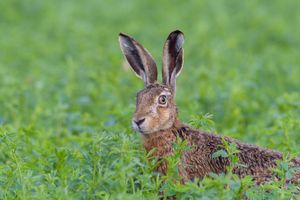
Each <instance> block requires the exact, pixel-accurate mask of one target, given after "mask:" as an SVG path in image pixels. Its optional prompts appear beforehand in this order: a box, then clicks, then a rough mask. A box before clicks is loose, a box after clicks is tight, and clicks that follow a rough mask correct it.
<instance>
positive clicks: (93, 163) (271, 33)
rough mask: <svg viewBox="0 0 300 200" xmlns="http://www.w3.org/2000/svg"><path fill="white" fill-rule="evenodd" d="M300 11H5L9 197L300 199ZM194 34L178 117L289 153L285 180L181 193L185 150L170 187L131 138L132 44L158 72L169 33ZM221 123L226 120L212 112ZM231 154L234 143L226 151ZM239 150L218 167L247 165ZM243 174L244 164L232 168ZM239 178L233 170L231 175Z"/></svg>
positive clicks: (3, 111) (62, 4)
mask: <svg viewBox="0 0 300 200" xmlns="http://www.w3.org/2000/svg"><path fill="white" fill-rule="evenodd" d="M299 7H300V2H299V1H296V0H287V1H280V0H274V1H272V2H267V1H259V0H254V1H238V0H220V1H208V0H207V1H206V0H194V1H178V0H176V1H137V0H129V1H115V0H112V1H109V2H105V1H102V0H89V1H79V0H72V1H71V0H64V1H58V0H53V1H36V0H27V1H20V0H1V1H0V30H1V31H0V152H1V154H0V199H122V200H123V199H156V198H157V197H158V194H159V193H160V191H161V190H162V189H164V190H165V193H164V194H166V195H170V196H172V195H175V196H177V197H178V198H179V199H193V198H194V199H240V198H243V197H245V196H247V197H248V198H249V199H297V198H298V199H299V197H296V196H295V185H292V184H289V185H288V186H286V187H283V181H284V180H285V179H286V178H289V177H290V176H291V174H292V173H294V172H293V171H291V170H289V169H288V168H287V166H288V165H289V159H290V158H291V157H293V156H299V155H300V154H299V141H300V134H299V133H300V87H299V77H300V68H299V63H300V57H299V46H300V28H299V26H298V24H300V14H299ZM175 29H180V30H182V31H183V32H184V33H185V36H186V43H185V66H184V68H183V71H182V73H181V75H180V76H179V77H178V80H177V92H176V95H177V96H176V100H177V105H178V107H179V111H180V112H179V113H180V118H181V119H182V120H183V121H186V122H189V121H190V122H191V124H193V125H194V126H196V127H199V128H201V129H204V130H207V131H212V132H216V133H219V134H221V135H226V136H231V137H234V138H236V139H240V140H242V141H245V142H248V143H255V144H258V145H261V146H264V147H267V148H273V149H278V150H280V151H283V152H285V153H286V155H288V153H289V155H291V156H290V157H288V156H286V157H285V159H284V160H283V161H281V162H280V163H279V167H278V168H277V169H276V170H275V171H274V173H277V174H278V176H280V177H282V178H283V179H282V180H281V181H274V182H271V183H268V184H265V185H263V186H255V185H254V183H253V182H252V180H251V177H245V178H243V179H239V178H238V177H237V176H235V175H234V174H231V173H228V174H226V175H225V174H221V175H216V174H211V175H210V176H208V177H205V178H204V179H203V180H194V181H190V182H188V183H187V184H185V185H182V184H180V183H179V182H178V179H179V177H178V171H176V170H177V167H176V166H177V165H176V164H177V163H178V162H179V158H180V155H181V154H182V153H183V152H184V151H186V150H187V149H186V146H185V142H184V141H179V143H178V144H174V145H175V146H174V147H175V149H177V151H176V153H175V155H173V156H171V157H170V158H167V159H168V161H169V162H170V165H171V167H170V169H171V170H170V172H169V173H168V174H167V176H165V177H161V176H159V175H158V174H156V173H155V172H153V169H155V166H156V165H157V162H156V161H155V159H154V160H153V159H149V158H150V157H151V153H149V154H146V152H145V150H144V149H143V147H142V145H141V141H140V138H139V135H138V134H137V133H134V132H133V131H132V129H131V128H130V122H131V116H132V113H133V112H134V107H135V100H134V98H135V93H136V92H137V90H139V89H140V88H142V85H143V84H142V82H141V81H140V80H138V79H137V78H136V77H135V76H134V74H133V73H132V71H131V70H129V69H128V67H127V65H126V64H124V63H123V57H122V55H121V51H120V49H119V44H118V41H117V35H118V33H119V32H126V33H128V34H131V35H133V36H134V37H135V38H136V39H137V40H139V41H140V42H141V43H142V44H143V45H144V46H146V47H147V49H149V51H150V52H151V53H152V54H153V56H154V57H155V58H156V60H157V61H158V66H160V64H161V62H160V60H161V59H160V57H161V53H162V45H163V42H164V40H165V39H166V36H167V34H168V33H169V32H171V31H173V30H175ZM199 113H213V116H214V119H212V115H210V114H204V115H203V114H200V115H199ZM225 146H226V145H225ZM235 155H236V152H235V148H234V146H230V145H229V146H227V147H226V153H225V152H217V153H215V154H214V156H228V157H229V158H230V159H231V160H233V161H234V162H232V163H234V164H238V160H235V159H236V156H235ZM231 167H232V166H231ZM229 171H230V170H229Z"/></svg>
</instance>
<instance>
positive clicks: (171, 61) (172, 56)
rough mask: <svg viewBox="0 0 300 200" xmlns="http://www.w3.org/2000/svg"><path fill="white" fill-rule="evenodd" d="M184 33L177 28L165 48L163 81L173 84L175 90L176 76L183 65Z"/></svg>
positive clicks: (166, 83) (169, 37)
mask: <svg viewBox="0 0 300 200" xmlns="http://www.w3.org/2000/svg"><path fill="white" fill-rule="evenodd" d="M183 43H184V35H183V33H182V32H181V31H179V30H176V31H173V32H171V33H170V35H169V36H168V38H167V40H166V42H165V45H164V49H163V69H162V70H163V71H162V73H163V83H164V84H165V85H169V86H171V88H172V89H173V92H174V93H175V89H176V77H177V76H178V75H179V74H180V72H181V69H182V66H183V47H182V46H183Z"/></svg>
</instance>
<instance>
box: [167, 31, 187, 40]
mask: <svg viewBox="0 0 300 200" xmlns="http://www.w3.org/2000/svg"><path fill="white" fill-rule="evenodd" d="M183 38H184V35H183V32H181V31H180V30H175V31H173V32H171V33H170V34H169V36H168V39H167V40H177V39H180V40H181V41H183V40H184V39H183Z"/></svg>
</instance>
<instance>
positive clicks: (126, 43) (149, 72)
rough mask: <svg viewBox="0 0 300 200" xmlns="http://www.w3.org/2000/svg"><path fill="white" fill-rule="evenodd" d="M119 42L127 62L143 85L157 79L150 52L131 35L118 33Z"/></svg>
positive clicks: (154, 64)
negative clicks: (142, 81)
mask: <svg viewBox="0 0 300 200" xmlns="http://www.w3.org/2000/svg"><path fill="white" fill-rule="evenodd" d="M119 43H120V47H121V49H122V52H123V54H124V55H125V57H126V59H127V61H128V63H129V64H130V66H131V67H132V69H133V70H134V72H135V73H136V75H137V76H138V77H140V78H141V79H143V80H144V83H145V86H147V85H149V84H151V83H154V82H155V81H156V80H157V67H156V63H155V61H154V59H153V57H152V56H151V54H150V53H149V52H148V51H147V49H145V48H144V47H143V46H142V45H141V44H139V43H138V42H137V41H136V40H134V39H133V38H132V37H130V36H128V35H125V34H124V33H120V34H119Z"/></svg>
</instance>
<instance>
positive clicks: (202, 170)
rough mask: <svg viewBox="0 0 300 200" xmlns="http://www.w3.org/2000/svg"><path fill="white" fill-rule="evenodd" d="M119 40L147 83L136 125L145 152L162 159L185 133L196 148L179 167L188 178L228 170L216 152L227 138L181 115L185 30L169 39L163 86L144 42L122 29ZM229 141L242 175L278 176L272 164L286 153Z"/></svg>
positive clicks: (296, 162) (163, 168)
mask: <svg viewBox="0 0 300 200" xmlns="http://www.w3.org/2000/svg"><path fill="white" fill-rule="evenodd" d="M119 42H120V46H121V49H122V51H123V54H124V55H125V57H126V59H127V61H128V63H129V64H130V66H131V67H132V69H133V70H134V72H135V73H136V75H137V76H138V77H140V78H141V79H142V80H143V81H144V83H145V88H144V89H143V90H141V91H139V92H138V93H137V99H136V111H135V113H134V116H133V118H132V126H133V129H134V130H136V131H138V132H140V133H141V136H142V139H143V143H144V147H145V149H146V151H147V152H149V151H151V150H152V149H155V150H154V153H153V154H154V156H156V157H157V158H158V159H163V158H164V157H166V156H169V155H171V154H172V153H173V143H174V142H175V141H176V139H177V138H178V137H180V138H182V140H186V141H187V145H189V146H190V147H191V148H190V150H188V151H186V152H184V153H183V155H182V156H181V163H180V165H179V166H178V167H179V174H180V176H181V177H182V181H183V182H184V181H187V180H190V179H193V178H202V177H204V176H206V175H207V174H208V173H210V172H213V173H222V172H224V173H226V168H227V166H228V165H229V164H230V161H229V159H228V158H226V157H225V158H224V157H214V156H212V154H213V153H215V152H217V151H218V150H220V149H222V148H223V147H222V144H223V142H222V141H223V140H222V137H221V136H219V135H216V134H211V133H206V132H203V131H201V130H197V129H195V128H192V127H190V126H188V125H186V124H184V123H182V122H181V121H180V120H179V119H178V116H177V114H178V113H177V107H176V104H175V92H176V77H177V76H178V75H179V74H180V72H181V70H182V66H183V47H182V46H183V42H184V36H183V33H182V32H180V31H178V30H177V31H174V32H172V33H170V35H169V36H168V38H167V40H166V42H165V45H164V48H163V69H162V79H163V80H162V84H160V83H158V82H157V67H156V64H155V61H154V60H153V58H152V56H151V54H150V53H149V52H148V51H147V50H146V49H145V48H144V47H143V46H142V45H141V44H139V43H138V42H137V41H135V40H134V39H133V38H132V37H130V36H127V35H125V34H123V33H120V35H119ZM224 139H225V140H226V141H227V142H228V143H235V144H236V145H237V149H238V150H239V153H238V158H239V162H240V163H241V164H243V167H234V168H233V173H235V174H237V175H239V176H240V177H244V176H246V175H251V176H252V177H253V179H254V181H255V182H256V183H257V184H261V183H264V182H266V181H269V180H272V179H273V178H276V177H275V176H274V174H273V172H272V168H274V167H276V163H277V162H276V160H278V159H282V158H283V156H282V153H280V152H278V151H275V150H269V149H264V148H261V147H258V146H255V145H251V144H245V143H242V142H239V141H237V140H234V139H231V138H228V137H224ZM292 163H293V164H292V166H291V167H293V168H294V167H300V159H299V158H294V159H293V160H292ZM167 165H168V164H167V162H166V161H164V162H162V164H160V165H159V166H158V168H157V171H158V172H160V173H162V174H166V172H167V168H168V167H167ZM290 181H291V182H299V181H300V171H297V172H296V173H295V174H294V176H293V178H292V179H291V180H289V182H290Z"/></svg>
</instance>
